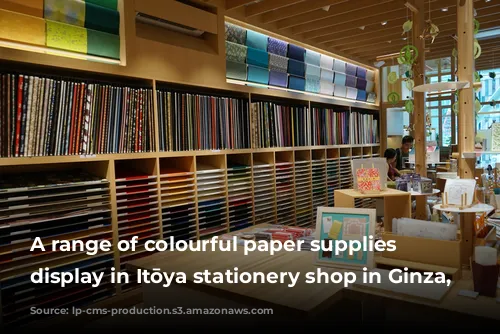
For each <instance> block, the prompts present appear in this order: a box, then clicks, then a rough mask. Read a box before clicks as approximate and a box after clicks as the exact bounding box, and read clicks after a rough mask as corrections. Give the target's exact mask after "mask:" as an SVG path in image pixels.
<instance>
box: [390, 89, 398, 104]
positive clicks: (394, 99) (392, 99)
mask: <svg viewBox="0 0 500 334" xmlns="http://www.w3.org/2000/svg"><path fill="white" fill-rule="evenodd" d="M387 101H389V102H390V103H392V104H396V103H398V102H399V94H398V93H396V92H391V93H389V95H387Z"/></svg>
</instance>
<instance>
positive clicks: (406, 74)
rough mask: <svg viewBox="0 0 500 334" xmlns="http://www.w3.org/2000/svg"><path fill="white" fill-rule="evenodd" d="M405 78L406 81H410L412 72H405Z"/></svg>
mask: <svg viewBox="0 0 500 334" xmlns="http://www.w3.org/2000/svg"><path fill="white" fill-rule="evenodd" d="M405 76H406V77H407V78H408V79H411V78H413V71H412V70H408V71H406V72H405Z"/></svg>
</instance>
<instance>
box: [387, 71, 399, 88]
mask: <svg viewBox="0 0 500 334" xmlns="http://www.w3.org/2000/svg"><path fill="white" fill-rule="evenodd" d="M397 81H398V74H397V73H396V72H391V73H389V75H388V76H387V82H389V83H390V84H391V85H392V84H395V83H396V82H397Z"/></svg>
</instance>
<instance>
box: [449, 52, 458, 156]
mask: <svg viewBox="0 0 500 334" xmlns="http://www.w3.org/2000/svg"><path fill="white" fill-rule="evenodd" d="M456 67H457V66H456V62H455V57H453V56H451V81H455V79H456V76H455V71H456ZM450 99H451V100H450V105H451V108H452V109H451V143H450V156H451V145H455V144H456V143H457V136H456V131H457V122H456V118H457V117H456V116H455V112H454V111H453V105H454V104H455V101H456V100H455V94H451V98H450Z"/></svg>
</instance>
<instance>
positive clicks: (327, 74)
mask: <svg viewBox="0 0 500 334" xmlns="http://www.w3.org/2000/svg"><path fill="white" fill-rule="evenodd" d="M333 73H334V72H333V71H332V70H327V69H326V68H321V80H324V81H328V82H330V83H333V77H334V74H333Z"/></svg>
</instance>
